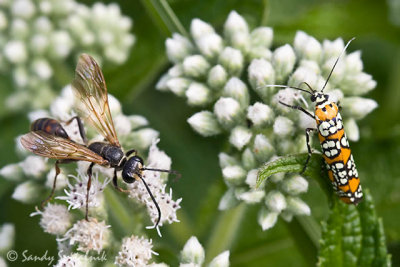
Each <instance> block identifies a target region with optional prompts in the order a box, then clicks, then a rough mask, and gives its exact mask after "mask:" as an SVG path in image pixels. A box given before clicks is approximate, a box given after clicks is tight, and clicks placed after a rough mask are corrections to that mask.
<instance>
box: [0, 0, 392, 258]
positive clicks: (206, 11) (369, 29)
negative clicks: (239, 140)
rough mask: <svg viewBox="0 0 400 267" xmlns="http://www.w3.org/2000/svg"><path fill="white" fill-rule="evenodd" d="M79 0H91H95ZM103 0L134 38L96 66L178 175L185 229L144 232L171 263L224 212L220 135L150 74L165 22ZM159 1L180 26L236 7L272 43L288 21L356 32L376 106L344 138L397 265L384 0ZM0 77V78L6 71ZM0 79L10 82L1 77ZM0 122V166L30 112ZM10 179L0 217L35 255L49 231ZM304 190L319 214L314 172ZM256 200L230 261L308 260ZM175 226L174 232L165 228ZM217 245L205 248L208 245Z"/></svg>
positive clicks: (285, 37)
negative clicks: (266, 222) (123, 56)
mask: <svg viewBox="0 0 400 267" xmlns="http://www.w3.org/2000/svg"><path fill="white" fill-rule="evenodd" d="M80 2H83V3H85V4H87V5H92V4H93V3H94V2H95V1H80ZM104 2H105V3H110V2H117V3H118V4H119V5H120V7H121V11H122V13H123V14H124V15H126V16H129V17H131V18H132V19H133V21H134V26H133V33H134V35H135V36H136V38H137V40H136V43H135V45H134V47H133V49H132V52H131V56H130V58H129V60H128V61H127V62H126V63H125V64H124V65H122V66H119V67H118V68H110V67H107V66H104V68H103V70H104V75H105V78H106V81H107V84H108V88H109V92H110V93H111V94H113V95H114V96H116V97H117V98H118V99H119V100H120V101H121V103H122V106H123V110H124V113H125V114H140V115H143V116H145V117H146V118H147V119H148V120H149V122H150V126H151V127H152V128H154V129H156V130H158V131H160V138H161V143H160V147H161V149H163V150H165V151H166V152H167V153H168V155H169V156H170V157H171V158H172V159H173V168H174V169H176V170H179V171H181V173H182V179H180V180H179V181H178V182H176V183H173V182H171V183H170V186H172V187H173V190H174V197H177V198H178V197H182V198H183V202H182V212H181V213H180V214H179V215H178V218H179V216H184V217H186V220H188V222H189V223H190V226H191V229H187V230H185V229H180V228H179V224H176V225H172V226H168V227H165V229H166V230H164V237H163V238H162V239H158V238H157V237H155V236H153V238H156V239H157V240H156V241H155V243H156V244H161V245H160V247H156V248H155V249H156V250H157V251H158V252H159V253H160V255H161V256H160V260H164V261H165V262H168V263H172V266H174V263H175V264H177V262H176V259H174V256H175V255H177V253H178V252H179V251H180V249H181V248H182V247H183V245H184V243H185V242H186V240H187V239H188V238H189V237H190V236H191V235H196V236H197V237H198V238H199V241H200V243H202V244H203V245H204V246H205V247H206V248H207V243H208V242H209V241H210V240H211V238H212V236H213V231H214V229H215V227H217V226H218V223H223V216H224V213H221V212H218V211H217V206H218V202H219V198H220V196H221V195H222V193H223V192H224V191H225V185H224V184H223V181H222V179H221V170H220V168H219V164H218V157H217V156H218V153H219V151H221V150H222V149H223V146H224V141H223V140H224V139H223V138H222V137H211V138H203V137H201V136H199V135H197V134H196V133H195V132H194V131H193V130H192V129H191V128H190V127H189V125H188V124H187V123H186V119H187V118H188V117H189V116H190V115H191V114H193V113H194V112H196V111H198V109H195V108H191V107H188V106H187V104H186V103H185V100H184V99H182V98H178V97H176V96H174V95H172V94H170V93H162V92H159V91H156V90H155V88H154V87H155V83H156V82H157V81H158V79H159V77H160V76H161V74H163V73H164V72H165V71H166V70H167V69H168V67H169V66H170V65H169V63H168V61H167V58H166V55H165V49H164V42H165V39H166V38H167V37H168V36H169V35H170V32H169V31H168V29H167V28H166V27H165V26H164V25H163V23H162V21H161V20H159V19H158V18H157V17H156V16H154V13H153V11H152V10H150V9H148V7H149V3H150V2H151V1H146V0H142V1H123V0H119V1H104ZM392 2H395V1H392ZM168 3H169V4H170V5H171V7H172V9H173V10H174V12H175V13H176V15H177V17H178V18H179V20H180V21H181V23H182V24H183V26H184V27H185V28H186V29H188V28H189V25H190V21H191V20H192V19H193V18H200V19H202V20H204V21H206V22H209V23H210V24H212V25H214V26H215V28H216V29H217V30H220V29H221V28H222V25H223V23H224V21H225V19H226V17H227V15H228V14H229V12H230V11H231V10H236V11H237V12H238V13H239V14H241V15H243V16H244V17H245V19H246V20H247V22H248V23H249V24H250V26H251V28H254V27H255V26H258V25H260V24H263V25H267V26H270V27H273V29H274V47H276V46H280V45H282V44H284V43H291V42H292V40H293V37H294V35H295V32H296V31H297V30H303V31H305V32H307V33H308V34H310V35H312V36H314V37H315V38H317V39H318V40H319V41H322V40H323V39H332V40H333V39H336V38H338V37H342V38H343V39H344V40H349V39H350V38H351V37H356V40H355V41H353V42H352V44H351V45H350V47H349V49H348V51H349V52H351V51H354V50H361V51H362V60H363V62H364V71H365V72H367V73H369V74H371V75H372V76H373V78H374V79H375V80H376V81H377V82H378V85H377V88H376V89H375V90H373V91H372V92H371V93H369V94H368V95H367V97H369V98H373V99H375V100H376V101H377V102H378V104H379V107H378V108H377V109H376V110H375V111H374V112H373V113H372V114H371V115H369V116H367V117H366V118H365V119H364V120H362V121H361V122H360V131H361V139H360V141H359V142H357V143H352V149H353V154H354V157H355V159H356V162H357V167H358V170H359V174H360V177H361V180H362V183H363V186H364V185H365V186H366V187H368V188H370V189H371V193H372V196H373V197H374V199H375V203H376V210H377V214H378V216H381V217H382V218H383V221H384V226H385V232H386V236H387V245H388V249H389V252H390V253H391V254H392V259H393V266H400V226H399V221H400V165H399V163H398V161H399V160H400V146H399V144H400V105H399V102H400V27H399V26H396V25H395V23H393V21H391V20H390V17H392V18H393V17H394V18H395V17H396V16H397V18H398V19H400V18H399V17H400V13H397V14H396V13H394V14H393V13H391V12H395V11H394V10H392V9H391V8H390V6H389V5H388V3H387V2H386V1H376V0H355V1H347V0H336V1H327V0H319V1H318V0H269V1H267V0H265V1H257V0H250V1H240V0H231V1H224V0H202V1H191V0H173V1H168ZM73 70H74V69H73V68H71V80H72V77H73V74H74V72H73ZM0 78H1V80H0V82H1V83H2V84H3V85H4V84H7V83H9V81H8V77H0ZM1 88H4V90H7V91H11V90H12V88H9V87H8V88H7V89H6V86H1ZM56 89H61V88H56ZM2 90H3V89H2ZM1 95H4V92H2V94H1ZM0 125H1V131H0V166H3V165H5V164H8V163H12V162H16V161H19V158H18V157H17V155H15V154H14V153H13V152H10V151H14V147H15V144H14V138H15V137H16V136H17V135H19V134H22V133H24V132H26V131H27V130H28V127H29V126H28V125H29V122H28V120H27V118H26V115H25V114H23V113H19V114H15V113H14V114H9V113H7V112H6V111H4V110H3V109H1V113H0ZM14 187H15V184H12V183H9V182H6V181H4V180H3V179H0V198H1V201H0V210H1V213H0V224H3V223H4V222H12V223H14V224H15V226H16V240H15V249H16V250H17V251H23V250H25V249H28V250H29V251H30V252H31V253H33V254H34V253H37V254H38V255H43V253H44V251H46V250H47V249H50V251H49V252H50V253H52V254H53V255H55V254H56V246H55V244H56V242H55V240H54V238H53V236H50V235H49V234H45V233H43V231H42V229H41V228H40V226H39V224H38V218H34V219H31V218H30V217H29V214H30V213H31V212H32V211H33V210H34V206H29V205H23V204H21V203H19V202H17V201H14V200H13V199H11V194H12V192H13V189H14ZM304 199H305V201H306V202H307V203H308V204H309V206H310V207H311V209H312V216H314V218H315V219H316V221H317V222H319V221H321V220H323V219H326V215H327V211H328V205H327V201H326V198H325V196H324V195H323V194H322V192H321V190H320V189H319V188H318V185H317V183H316V182H314V181H311V182H310V189H309V192H308V193H307V194H306V195H305V196H304ZM257 210H258V208H257V207H251V206H250V207H248V208H247V209H246V210H245V214H244V215H243V216H244V219H243V221H242V224H241V225H239V226H238V228H237V236H236V239H235V241H234V243H233V246H232V248H231V256H230V260H231V265H232V266H310V265H314V264H315V262H316V259H315V260H314V261H312V260H310V259H308V258H307V257H304V255H302V253H301V250H300V249H299V246H298V244H295V242H294V240H292V238H291V235H290V232H291V230H292V228H291V227H292V225H291V224H287V223H284V222H283V221H282V220H280V221H279V223H278V224H277V226H276V227H274V228H273V229H271V230H269V231H266V232H263V231H262V230H261V227H260V226H259V225H258V224H257V222H256V217H257ZM176 231H180V234H179V235H176V234H174V232H176ZM38 240H40V242H38ZM219 252H220V251H207V252H206V253H211V254H213V255H217V254H218V253H219ZM209 256H210V257H211V255H209ZM11 266H14V265H11ZM24 266H41V263H40V262H37V263H35V262H29V263H26V264H24Z"/></svg>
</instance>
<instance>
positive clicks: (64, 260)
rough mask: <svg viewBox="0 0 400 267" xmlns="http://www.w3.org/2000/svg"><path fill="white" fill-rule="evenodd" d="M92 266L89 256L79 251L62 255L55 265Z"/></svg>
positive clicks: (61, 266) (59, 266)
mask: <svg viewBox="0 0 400 267" xmlns="http://www.w3.org/2000/svg"><path fill="white" fill-rule="evenodd" d="M76 266H79V267H90V266H92V263H91V262H90V260H89V257H85V256H84V255H81V254H78V253H72V254H71V255H62V256H61V257H60V259H59V260H58V262H57V264H56V265H54V267H76Z"/></svg>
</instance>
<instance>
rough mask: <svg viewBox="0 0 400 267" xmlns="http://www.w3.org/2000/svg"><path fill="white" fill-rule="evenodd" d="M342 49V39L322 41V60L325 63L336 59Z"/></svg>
mask: <svg viewBox="0 0 400 267" xmlns="http://www.w3.org/2000/svg"><path fill="white" fill-rule="evenodd" d="M343 49H344V42H343V39H342V38H337V39H336V40H334V41H329V40H324V41H323V42H322V53H323V60H324V61H326V60H328V59H331V58H335V59H337V58H338V57H339V55H340V53H342V51H343Z"/></svg>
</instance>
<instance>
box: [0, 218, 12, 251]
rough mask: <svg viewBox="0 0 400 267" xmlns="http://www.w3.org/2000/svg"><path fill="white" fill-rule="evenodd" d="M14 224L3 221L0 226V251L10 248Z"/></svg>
mask: <svg viewBox="0 0 400 267" xmlns="http://www.w3.org/2000/svg"><path fill="white" fill-rule="evenodd" d="M14 236H15V226H14V225H13V224H11V223H5V224H3V225H2V226H1V227H0V252H2V253H4V252H6V251H7V250H9V249H11V247H12V246H13V244H14Z"/></svg>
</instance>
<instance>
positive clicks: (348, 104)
mask: <svg viewBox="0 0 400 267" xmlns="http://www.w3.org/2000/svg"><path fill="white" fill-rule="evenodd" d="M340 105H341V106H342V107H343V113H344V114H345V115H346V114H347V116H346V117H352V118H354V119H356V120H360V119H362V118H364V117H365V116H366V115H367V114H369V113H370V112H371V111H373V110H374V109H376V108H377V107H378V103H376V101H375V100H373V99H368V98H363V97H358V96H353V97H345V98H343V99H342V100H341V102H340Z"/></svg>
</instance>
